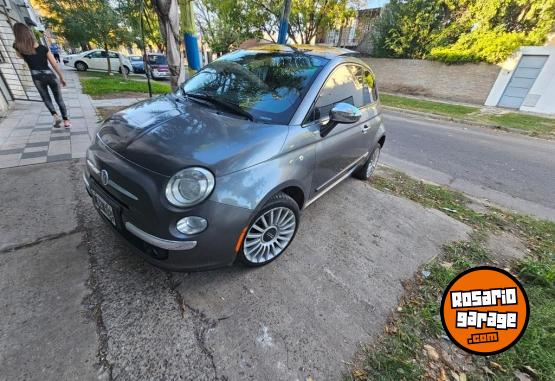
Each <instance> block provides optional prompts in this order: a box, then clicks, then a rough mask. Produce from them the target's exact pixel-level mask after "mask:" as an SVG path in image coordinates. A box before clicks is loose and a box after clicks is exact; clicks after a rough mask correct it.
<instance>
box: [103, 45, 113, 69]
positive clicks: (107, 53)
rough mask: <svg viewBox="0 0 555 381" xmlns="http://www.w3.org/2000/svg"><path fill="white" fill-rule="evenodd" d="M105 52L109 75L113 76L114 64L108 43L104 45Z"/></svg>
mask: <svg viewBox="0 0 555 381" xmlns="http://www.w3.org/2000/svg"><path fill="white" fill-rule="evenodd" d="M104 51H105V52H106V62H108V75H112V62H110V51H109V50H108V44H107V43H106V42H105V43H104Z"/></svg>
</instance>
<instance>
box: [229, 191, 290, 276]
mask: <svg viewBox="0 0 555 381" xmlns="http://www.w3.org/2000/svg"><path fill="white" fill-rule="evenodd" d="M298 227H299V205H298V204H297V202H296V201H295V200H293V199H292V198H291V197H290V196H288V195H286V194H285V193H282V192H280V193H277V194H276V195H274V196H272V198H270V199H269V200H268V202H266V204H265V205H264V207H263V208H262V209H260V211H258V213H256V215H255V216H254V218H253V219H252V221H251V223H250V224H249V227H248V228H247V233H246V234H245V237H244V238H243V242H242V244H241V248H240V250H239V253H238V258H239V260H240V261H241V262H242V263H244V264H245V265H247V266H249V267H260V266H264V265H267V264H268V263H270V262H272V261H273V260H275V259H276V258H278V257H279V256H280V255H281V254H283V253H284V252H285V250H287V248H288V247H289V245H290V244H291V242H293V240H294V239H295V235H296V234H297V229H298Z"/></svg>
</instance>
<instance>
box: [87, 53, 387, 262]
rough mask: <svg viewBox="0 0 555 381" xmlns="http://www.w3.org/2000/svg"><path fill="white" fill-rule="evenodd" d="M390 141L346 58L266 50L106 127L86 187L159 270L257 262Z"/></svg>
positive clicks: (277, 249) (200, 76)
mask: <svg viewBox="0 0 555 381" xmlns="http://www.w3.org/2000/svg"><path fill="white" fill-rule="evenodd" d="M384 141H385V130H384V126H383V123H382V116H381V111H380V103H379V99H378V92H377V89H376V82H375V79H374V75H373V73H372V71H371V70H370V68H369V67H368V66H367V65H366V64H365V63H364V62H363V61H361V60H359V59H357V58H356V57H354V54H353V52H352V51H349V50H344V49H337V48H323V47H318V46H296V47H292V46H284V45H262V46H259V47H255V48H251V49H247V50H239V51H235V52H233V53H230V54H227V55H225V56H223V57H221V58H220V59H218V60H216V61H214V62H212V63H211V64H209V65H207V66H205V67H204V68H203V69H202V70H201V71H200V72H198V73H197V74H196V75H195V76H193V77H192V78H191V79H189V80H188V81H187V82H186V83H185V84H184V85H183V86H181V88H180V89H179V90H178V91H176V92H175V93H171V94H167V95H164V96H160V97H158V98H154V99H151V100H147V101H144V102H141V103H138V104H136V105H134V106H132V107H130V108H128V109H126V110H123V111H120V112H118V113H116V114H114V115H113V116H112V117H110V118H109V119H108V120H106V122H105V123H104V125H103V126H102V128H101V129H100V131H99V132H98V134H97V135H96V138H95V141H94V143H93V144H92V145H91V147H90V148H89V150H88V152H87V160H86V166H85V171H84V180H85V185H86V188H87V191H88V192H89V194H90V195H91V197H92V200H93V204H94V206H95V207H96V209H97V210H98V212H99V213H100V215H101V216H102V217H103V218H104V219H105V220H106V221H107V222H108V223H109V224H110V225H112V226H113V227H114V228H115V229H116V230H117V231H118V232H119V233H121V235H122V236H123V237H125V239H126V240H127V241H129V242H130V243H131V244H132V245H133V246H134V247H136V248H137V249H139V252H141V253H142V254H143V255H144V256H145V257H146V258H147V259H148V260H149V261H150V262H152V263H153V264H155V265H157V266H160V267H163V268H166V269H169V270H176V271H186V270H193V269H195V270H196V269H208V268H215V267H220V266H225V265H230V264H232V263H233V262H234V261H235V260H236V259H239V260H241V261H242V262H244V263H245V264H247V265H250V266H260V265H265V264H267V263H269V262H271V261H272V260H274V259H276V258H277V257H278V256H280V255H281V254H283V252H284V251H285V250H286V249H287V247H288V246H289V244H291V242H292V241H293V239H294V238H295V233H296V232H297V229H298V228H299V223H300V214H299V211H300V210H302V209H303V208H306V207H307V206H308V205H310V204H311V203H312V202H314V201H315V200H317V199H318V198H319V197H320V196H322V195H323V194H324V193H325V192H327V191H328V190H330V189H332V188H333V187H334V186H335V185H336V184H338V183H339V182H340V181H342V180H343V179H345V178H347V177H348V176H350V175H354V176H356V177H358V178H360V179H363V180H364V179H367V178H368V177H369V176H370V175H371V174H372V172H373V170H374V169H375V168H376V164H377V162H378V158H379V154H380V148H381V147H382V146H383V144H384ZM313 222H314V221H313Z"/></svg>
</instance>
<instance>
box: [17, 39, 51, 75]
mask: <svg viewBox="0 0 555 381" xmlns="http://www.w3.org/2000/svg"><path fill="white" fill-rule="evenodd" d="M14 49H15V46H14ZM16 50H17V49H16ZM18 53H19V54H20V55H21V57H23V59H24V60H25V62H27V65H29V69H31V70H49V67H48V59H47V58H46V54H47V53H48V48H47V47H46V46H44V45H39V46H37V48H36V49H35V54H23V53H21V52H20V51H18Z"/></svg>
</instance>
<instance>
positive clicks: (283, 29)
mask: <svg viewBox="0 0 555 381" xmlns="http://www.w3.org/2000/svg"><path fill="white" fill-rule="evenodd" d="M290 13H291V0H285V1H284V4H283V9H282V12H281V19H280V20H279V33H278V41H277V42H278V44H285V43H286V42H287V32H288V31H289V14H290Z"/></svg>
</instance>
